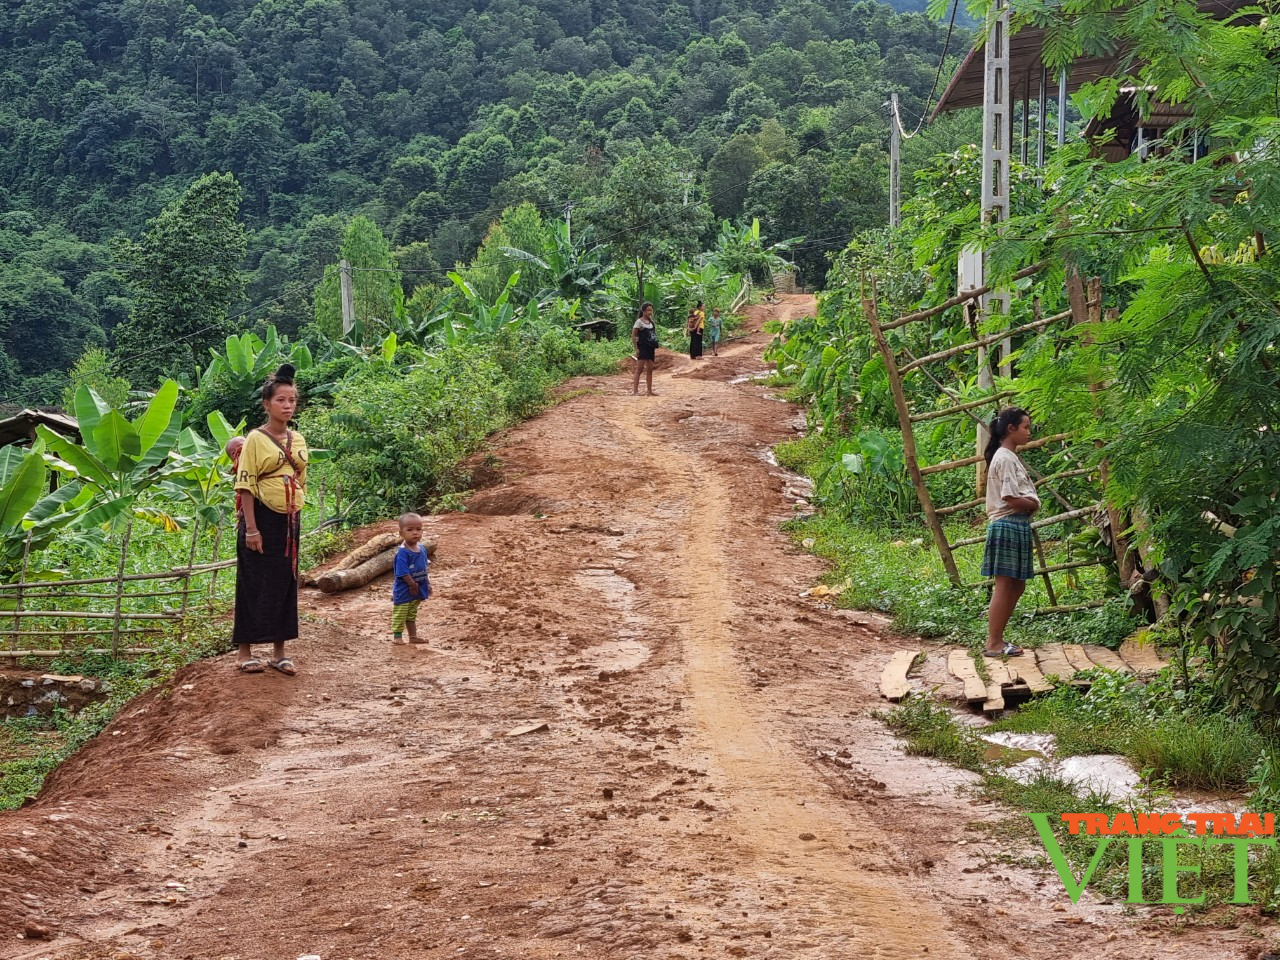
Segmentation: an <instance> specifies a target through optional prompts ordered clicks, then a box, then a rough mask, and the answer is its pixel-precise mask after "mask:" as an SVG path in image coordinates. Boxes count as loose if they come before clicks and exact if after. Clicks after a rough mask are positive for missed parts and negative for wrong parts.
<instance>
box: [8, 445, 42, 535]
mask: <svg viewBox="0 0 1280 960" xmlns="http://www.w3.org/2000/svg"><path fill="white" fill-rule="evenodd" d="M47 473H48V468H47V467H45V463H44V459H43V458H42V457H40V456H39V455H37V454H34V453H29V454H27V456H26V457H25V458H24V459H23V461H22V463H21V464H19V465H18V469H16V470H14V471H13V475H12V476H11V477H9V479H8V480H6V481H5V483H4V485H3V486H0V527H13V526H17V525H18V524H19V523H21V522H22V518H23V517H25V516H26V515H27V511H28V510H30V509H31V508H32V507H34V506H35V505H36V501H37V500H39V499H40V494H41V493H43V492H44V483H45V476H46V475H47Z"/></svg>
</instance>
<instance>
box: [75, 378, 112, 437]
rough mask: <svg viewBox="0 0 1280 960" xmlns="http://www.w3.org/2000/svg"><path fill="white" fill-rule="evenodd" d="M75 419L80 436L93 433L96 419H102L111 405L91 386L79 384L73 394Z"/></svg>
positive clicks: (96, 422) (96, 424)
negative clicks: (78, 387) (74, 394)
mask: <svg viewBox="0 0 1280 960" xmlns="http://www.w3.org/2000/svg"><path fill="white" fill-rule="evenodd" d="M75 409H76V421H77V423H78V425H79V427H80V436H82V437H85V436H88V435H89V434H91V433H93V431H94V428H96V427H97V426H98V421H99V420H101V419H102V417H103V414H105V413H106V412H107V411H108V410H110V409H111V407H110V406H109V405H108V404H107V402H106V401H105V400H103V399H102V398H101V397H100V396H98V394H97V393H96V392H95V391H94V389H93V388H92V387H89V386H81V387H80V389H79V390H77V391H76V396H75Z"/></svg>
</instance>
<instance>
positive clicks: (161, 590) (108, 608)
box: [0, 524, 236, 660]
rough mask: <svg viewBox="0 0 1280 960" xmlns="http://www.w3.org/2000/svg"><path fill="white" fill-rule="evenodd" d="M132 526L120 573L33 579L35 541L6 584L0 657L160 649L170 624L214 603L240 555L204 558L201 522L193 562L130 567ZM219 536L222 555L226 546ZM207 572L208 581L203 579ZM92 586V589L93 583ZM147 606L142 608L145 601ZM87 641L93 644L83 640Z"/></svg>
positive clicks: (0, 593)
mask: <svg viewBox="0 0 1280 960" xmlns="http://www.w3.org/2000/svg"><path fill="white" fill-rule="evenodd" d="M131 532H132V527H131V526H126V528H125V533H124V537H123V540H122V542H121V544H120V557H119V560H118V562H117V563H116V569H115V573H114V574H113V575H111V576H105V577H89V578H82V579H76V580H29V579H28V575H29V568H28V563H29V560H30V552H31V551H30V542H29V541H28V544H27V545H26V546H25V547H24V550H23V557H22V568H21V572H20V574H19V577H18V579H17V581H15V582H13V583H0V605H3V608H2V609H0V625H3V624H6V623H7V624H8V629H7V630H6V629H4V628H3V626H0V644H3V649H0V660H4V659H8V660H18V659H20V658H22V657H39V658H45V659H51V658H54V657H61V656H65V655H67V654H79V655H84V654H109V655H111V656H112V657H121V656H131V655H141V654H148V653H155V652H156V649H155V648H154V647H150V646H147V645H146V644H147V643H148V641H150V640H154V638H155V637H156V636H158V635H160V634H162V633H163V632H164V630H165V627H166V626H169V625H172V624H177V625H181V624H182V623H183V622H184V621H186V619H187V618H188V617H190V616H192V615H194V614H195V613H196V612H197V610H200V611H205V610H207V609H208V607H209V606H210V605H211V604H212V602H213V599H214V596H215V591H216V589H217V578H218V572H219V571H221V570H227V569H230V568H231V567H234V566H235V565H236V561H235V560H234V559H230V560H217V559H215V560H213V561H212V562H209V563H196V562H195V557H196V547H197V544H198V542H199V533H200V528H199V525H198V524H195V525H193V528H192V533H191V548H190V552H189V553H188V555H187V563H186V564H185V565H184V566H182V567H175V568H172V569H169V570H164V571H160V572H157V573H133V574H130V573H125V569H126V563H127V560H128V556H129V541H130V534H131ZM221 534H222V530H221V527H219V528H218V530H217V533H216V535H215V539H214V557H215V558H216V557H217V555H218V550H219V547H220V545H221ZM205 578H207V582H202V581H203V580H204V579H205ZM86 588H88V589H86ZM140 601H142V603H141V604H140V606H141V607H144V608H145V609H141V608H139V602H140ZM82 639H83V640H84V641H85V643H87V645H82V644H81V643H78V642H77V641H78V640H82Z"/></svg>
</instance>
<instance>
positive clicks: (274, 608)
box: [231, 498, 302, 646]
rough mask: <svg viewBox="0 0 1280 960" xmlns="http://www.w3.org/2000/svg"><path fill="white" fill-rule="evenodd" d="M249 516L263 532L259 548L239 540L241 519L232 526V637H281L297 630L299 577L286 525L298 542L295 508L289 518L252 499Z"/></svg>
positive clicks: (258, 640) (252, 640)
mask: <svg viewBox="0 0 1280 960" xmlns="http://www.w3.org/2000/svg"><path fill="white" fill-rule="evenodd" d="M253 515H254V521H255V522H256V523H257V525H258V532H259V533H261V534H262V552H261V553H258V552H257V551H256V550H250V549H249V548H248V547H246V546H245V544H244V533H245V527H244V521H243V520H241V521H240V523H239V525H238V527H237V529H236V618H235V628H234V630H233V631H232V634H231V642H232V643H233V644H235V645H236V646H239V645H240V644H247V643H281V642H283V641H285V640H293V639H295V638H296V637H297V636H298V580H297V577H295V576H294V573H295V570H294V562H293V558H292V557H290V556H289V554H288V544H289V525H290V523H292V524H293V528H294V529H293V534H294V541H293V542H294V543H297V542H298V539H297V537H298V533H299V527H300V525H301V522H302V517H301V515H300V514H297V513H295V514H294V515H293V518H292V521H291V520H290V518H289V515H288V514H287V513H276V511H274V510H272V509H271V508H270V507H268V506H266V505H265V504H264V503H263V502H262V501H261V500H258V499H256V498H255V499H254V501H253Z"/></svg>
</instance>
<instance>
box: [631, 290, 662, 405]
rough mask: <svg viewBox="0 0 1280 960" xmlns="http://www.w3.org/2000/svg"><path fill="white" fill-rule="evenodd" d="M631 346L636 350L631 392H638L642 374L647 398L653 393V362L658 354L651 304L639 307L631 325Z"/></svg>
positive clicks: (656, 332)
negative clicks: (638, 313)
mask: <svg viewBox="0 0 1280 960" xmlns="http://www.w3.org/2000/svg"><path fill="white" fill-rule="evenodd" d="M631 345H632V346H633V347H635V349H636V372H635V377H634V378H633V379H632V381H631V392H632V393H633V394H636V393H639V392H640V374H641V373H643V374H644V383H645V388H646V389H647V390H648V392H649V396H651V397H652V396H656V394H655V393H654V392H653V361H654V358H655V356H656V355H657V352H658V328H657V326H655V325H654V322H653V304H652V303H644V304H641V306H640V316H638V317H636V322H635V323H633V324H632V325H631Z"/></svg>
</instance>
